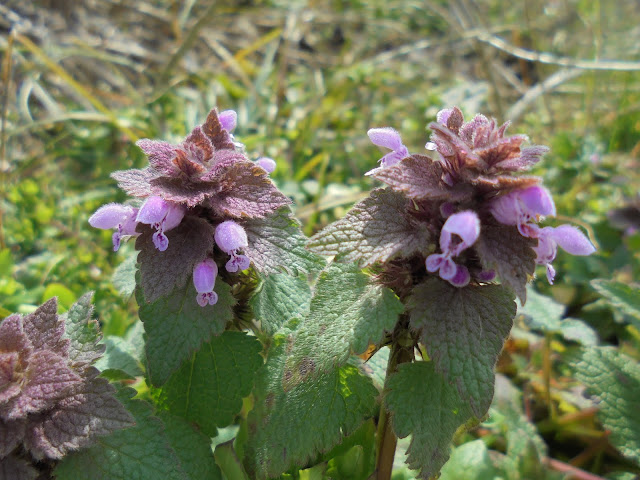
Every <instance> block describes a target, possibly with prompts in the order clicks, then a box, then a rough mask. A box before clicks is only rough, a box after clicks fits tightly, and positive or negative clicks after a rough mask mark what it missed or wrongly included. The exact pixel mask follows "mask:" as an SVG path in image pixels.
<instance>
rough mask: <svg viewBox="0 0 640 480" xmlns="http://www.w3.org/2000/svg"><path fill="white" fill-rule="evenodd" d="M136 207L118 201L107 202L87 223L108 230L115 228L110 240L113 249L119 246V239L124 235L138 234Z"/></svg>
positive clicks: (115, 249)
mask: <svg viewBox="0 0 640 480" xmlns="http://www.w3.org/2000/svg"><path fill="white" fill-rule="evenodd" d="M137 215H138V209H137V208H133V207H131V206H129V205H121V204H119V203H108V204H107V205H103V206H102V207H100V208H99V209H98V210H96V212H95V213H94V214H93V215H91V217H90V218H89V224H90V225H91V226H92V227H95V228H101V229H103V230H110V229H112V228H115V229H116V231H115V232H114V233H113V236H112V237H111V240H112V241H113V251H114V252H117V251H118V249H119V248H120V240H121V239H122V237H124V236H126V235H138V233H137V232H136V216H137Z"/></svg>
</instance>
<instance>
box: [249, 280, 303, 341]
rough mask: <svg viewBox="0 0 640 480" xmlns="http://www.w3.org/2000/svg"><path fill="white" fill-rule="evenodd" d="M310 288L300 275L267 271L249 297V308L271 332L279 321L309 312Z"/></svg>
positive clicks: (270, 333) (269, 332)
mask: <svg viewBox="0 0 640 480" xmlns="http://www.w3.org/2000/svg"><path fill="white" fill-rule="evenodd" d="M310 301H311V289H310V288H309V283H308V282H307V280H306V279H305V278H304V277H302V276H297V277H294V276H291V275H287V274H273V275H268V276H266V277H264V278H263V279H262V283H261V285H260V287H259V290H258V292H256V294H255V296H254V297H253V298H252V299H251V308H252V309H253V313H254V315H255V317H256V319H258V320H260V322H261V326H262V330H264V331H265V332H266V333H267V334H269V335H273V334H274V333H275V332H276V331H277V330H278V329H279V328H280V326H282V325H283V324H285V323H286V322H288V321H289V320H291V319H292V318H295V317H305V316H306V315H307V313H308V312H309V304H310Z"/></svg>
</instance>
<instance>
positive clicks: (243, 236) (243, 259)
mask: <svg viewBox="0 0 640 480" xmlns="http://www.w3.org/2000/svg"><path fill="white" fill-rule="evenodd" d="M213 238H214V240H215V241H216V245H218V247H219V248H220V250H222V251H223V252H225V253H227V254H228V255H231V260H229V261H228V262H227V264H226V265H225V268H226V269H227V272H232V273H235V272H237V271H238V270H246V269H247V268H249V265H250V264H251V260H250V259H249V257H247V256H246V255H239V254H238V250H239V249H241V248H246V247H247V246H248V245H249V242H248V240H247V233H246V232H245V231H244V228H242V227H241V226H240V225H238V224H237V223H236V222H234V221H233V220H227V221H224V222H222V223H221V224H220V225H218V226H217V227H216V232H215V234H214V237H213Z"/></svg>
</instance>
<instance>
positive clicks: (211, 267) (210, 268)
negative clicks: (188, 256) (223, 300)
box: [193, 258, 218, 307]
mask: <svg viewBox="0 0 640 480" xmlns="http://www.w3.org/2000/svg"><path fill="white" fill-rule="evenodd" d="M217 276H218V266H217V265H216V262H214V261H213V260H212V259H210V258H207V259H206V260H204V261H202V262H200V263H199V264H198V265H196V266H195V267H194V269H193V284H194V285H195V287H196V291H197V292H198V295H197V296H196V301H197V302H198V305H200V306H201V307H206V306H207V304H209V305H215V304H216V303H218V294H217V293H216V292H214V291H213V287H214V286H215V284H216V277H217Z"/></svg>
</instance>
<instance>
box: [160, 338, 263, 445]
mask: <svg viewBox="0 0 640 480" xmlns="http://www.w3.org/2000/svg"><path fill="white" fill-rule="evenodd" d="M261 350H262V346H261V345H260V342H258V341H257V340H256V338H255V337H250V336H248V335H246V334H245V333H243V332H233V331H227V332H224V333H223V334H222V335H220V336H218V337H213V338H212V339H211V341H210V342H208V343H204V344H203V345H202V346H201V347H200V350H198V351H197V352H196V353H195V354H194V355H193V356H192V357H191V358H190V359H188V360H187V361H186V362H184V363H183V364H182V366H181V367H180V368H179V369H178V370H177V371H176V372H174V373H173V374H172V375H171V377H170V378H169V380H168V381H167V383H166V384H165V385H164V386H163V387H162V393H161V394H160V402H161V404H162V406H163V408H166V409H168V410H169V411H170V412H171V413H172V414H173V415H177V416H179V417H182V418H184V419H185V420H187V421H189V422H193V423H195V424H197V425H198V426H199V427H200V429H201V430H202V432H203V433H205V434H206V435H208V436H210V437H214V436H215V435H216V427H226V426H227V425H229V424H230V423H231V422H232V421H233V417H234V416H235V415H236V414H237V413H238V412H239V411H240V409H241V408H242V398H243V397H246V396H247V395H249V393H251V389H252V387H253V381H254V378H255V374H256V371H257V370H258V368H260V367H261V366H262V364H263V361H262V357H261V356H260V351H261Z"/></svg>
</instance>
